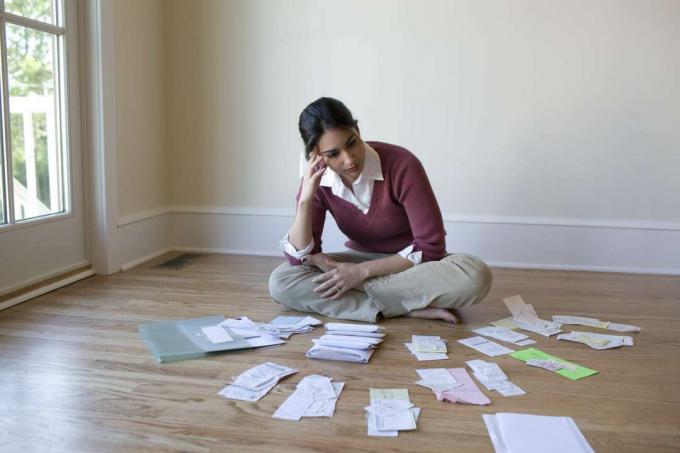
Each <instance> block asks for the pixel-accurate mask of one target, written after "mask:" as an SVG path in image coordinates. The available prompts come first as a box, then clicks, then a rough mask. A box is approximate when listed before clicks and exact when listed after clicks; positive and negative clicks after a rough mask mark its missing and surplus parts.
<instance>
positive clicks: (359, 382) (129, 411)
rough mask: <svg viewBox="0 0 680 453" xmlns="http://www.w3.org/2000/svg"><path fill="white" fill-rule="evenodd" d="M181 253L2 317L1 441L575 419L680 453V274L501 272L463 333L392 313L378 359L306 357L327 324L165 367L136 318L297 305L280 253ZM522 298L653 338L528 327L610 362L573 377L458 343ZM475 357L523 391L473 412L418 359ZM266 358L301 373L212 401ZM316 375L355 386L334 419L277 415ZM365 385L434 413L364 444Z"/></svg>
mask: <svg viewBox="0 0 680 453" xmlns="http://www.w3.org/2000/svg"><path fill="white" fill-rule="evenodd" d="M169 257H170V256H165V257H163V259H159V260H155V261H154V262H150V263H147V264H145V265H142V266H139V267H136V268H134V269H132V270H130V271H127V272H124V273H120V274H116V275H113V276H110V277H91V278H89V279H86V280H84V281H81V282H79V283H76V284H73V285H70V286H68V287H66V288H62V289H61V290H58V291H55V292H53V293H50V294H47V295H44V296H42V297H39V298H37V299H34V300H32V301H30V302H26V303H23V304H20V305H18V306H16V307H13V308H10V309H7V310H5V311H2V312H0V450H2V451H3V452H4V451H21V452H24V453H26V452H33V451H36V452H43V451H90V452H95V451H96V452H103V451H135V450H136V451H217V450H224V451H247V452H253V451H267V452H278V451H327V452H338V451H364V452H374V451H404V452H407V451H408V452H420V451H422V452H436V451H482V452H490V451H493V449H492V446H491V442H490V440H489V438H488V435H487V431H486V429H485V427H484V424H483V422H482V416H481V415H482V414H484V413H496V412H521V413H529V414H542V415H564V416H571V417H573V418H574V419H575V421H576V423H577V424H578V426H579V427H580V428H581V430H582V431H583V433H584V435H585V436H586V438H587V439H588V441H589V442H590V444H591V445H592V446H593V448H594V449H595V450H596V451H598V452H623V451H630V452H640V451H644V452H662V451H667V452H677V451H678V450H679V449H680V334H679V332H680V278H678V277H670V276H651V275H625V274H603V273H585V272H561V271H528V270H510V269H494V276H495V280H494V286H493V289H492V291H491V293H490V295H489V297H488V298H487V300H486V301H484V302H483V303H482V304H480V305H478V306H476V307H473V308H470V309H467V310H465V311H464V312H463V313H462V315H463V323H462V324H461V325H459V326H458V327H456V328H453V329H452V328H450V327H448V326H446V325H444V324H443V323H440V322H433V321H423V320H415V319H406V318H404V319H393V320H387V321H384V322H383V325H384V327H385V331H386V333H387V336H386V341H385V343H384V344H383V345H382V347H381V348H380V349H379V350H378V351H377V352H376V353H375V354H374V355H373V358H372V359H371V361H370V363H369V364H367V365H360V364H348V363H342V362H328V361H315V360H310V359H307V358H305V355H304V353H305V351H306V350H307V349H308V348H309V347H310V346H311V344H312V343H311V341H310V339H311V338H316V337H318V336H319V335H320V329H317V330H316V331H315V332H313V333H309V334H302V335H295V336H293V337H292V338H291V339H290V341H289V342H288V343H287V344H285V345H283V346H281V347H278V348H269V349H259V350H249V351H243V352H237V353H229V354H224V355H219V356H213V357H211V358H207V359H202V360H190V361H185V362H177V363H171V364H164V365H158V364H156V363H155V361H154V359H153V358H152V356H151V354H150V353H149V352H148V351H147V349H146V347H145V346H144V343H143V342H142V340H141V338H140V336H139V334H138V331H137V329H138V325H139V324H140V323H145V322H149V321H155V320H163V319H174V318H188V317H199V316H207V315H217V314H221V315H225V316H227V317H235V316H239V315H247V316H249V317H250V318H251V319H254V320H257V321H269V320H271V319H272V318H273V317H274V316H276V315H279V314H292V313H291V312H286V311H284V310H283V309H282V307H281V306H279V305H277V304H276V303H274V302H273V301H272V300H271V299H270V298H269V297H268V293H267V276H268V274H269V272H271V270H272V269H273V268H274V267H275V266H276V265H277V264H278V263H279V262H280V260H279V259H275V258H259V257H243V256H225V255H208V256H203V257H200V258H198V259H196V260H194V261H192V262H191V263H190V264H188V265H187V266H186V267H184V268H183V269H166V268H158V267H155V265H157V264H159V263H160V262H162V261H163V260H164V259H168V258H169ZM514 294H521V295H522V296H523V297H524V299H525V300H526V301H527V302H528V303H531V304H533V305H534V307H535V308H536V310H537V311H538V313H539V315H541V316H542V317H544V318H549V316H550V315H552V314H573V315H583V316H591V317H597V318H599V319H602V320H606V321H616V322H623V323H631V324H636V325H639V326H641V327H642V332H640V333H638V334H635V346H634V347H632V348H628V347H622V348H619V349H614V350H608V351H595V350H592V349H590V348H588V347H586V346H584V345H580V344H576V343H569V342H563V341H560V342H558V341H557V340H555V339H554V337H553V338H551V339H546V338H542V337H541V338H539V337H538V336H537V335H532V337H534V339H536V340H537V342H538V343H537V345H535V346H537V347H538V348H540V349H542V350H544V351H546V352H548V353H550V354H553V355H556V356H558V357H562V358H565V359H567V360H571V361H574V362H576V363H578V364H581V365H584V366H587V367H589V368H593V369H596V370H598V371H599V374H597V375H595V376H591V377H588V378H585V379H582V380H580V381H576V382H572V381H570V380H568V379H566V378H563V377H561V376H559V375H556V374H553V373H549V372H547V371H544V370H540V369H537V368H533V367H528V366H525V365H524V364H523V363H522V362H520V361H517V360H515V359H513V358H511V357H501V358H497V359H490V358H488V357H486V356H483V355H481V354H479V353H477V352H475V351H473V350H472V349H468V348H466V347H464V346H462V345H460V344H457V343H456V342H455V340H457V339H460V338H465V337H469V336H471V334H470V332H469V329H471V328H475V327H477V326H481V325H484V324H486V323H488V322H489V321H494V320H497V319H499V318H501V317H505V316H506V315H507V311H506V309H505V307H504V306H503V304H502V298H504V297H508V296H512V295H514ZM322 319H323V318H322ZM324 320H325V319H324ZM412 334H425V335H440V336H442V337H444V338H445V339H448V340H449V345H450V352H451V359H450V360H449V361H447V362H417V361H416V360H415V358H414V357H413V356H411V355H410V353H409V352H408V351H407V350H406V348H405V347H404V342H405V341H407V340H408V339H410V336H411V335H412ZM474 358H480V359H484V360H494V361H495V362H497V363H498V364H499V365H500V366H501V367H502V368H503V370H504V371H505V372H506V374H508V376H509V377H510V379H511V380H512V381H513V382H514V383H516V384H517V385H519V386H520V387H522V388H523V389H525V390H526V391H527V395H525V396H519V397H508V398H505V397H502V396H499V394H498V393H495V392H493V393H492V392H487V391H484V392H485V393H486V394H487V395H488V396H489V397H490V398H491V400H492V404H491V405H489V406H486V407H480V406H467V405H457V404H451V403H442V402H438V401H436V400H435V398H434V395H433V394H432V393H431V392H430V391H429V390H428V389H425V388H421V387H418V386H416V385H414V384H413V382H414V381H416V380H417V375H416V373H415V371H414V370H415V369H416V368H420V367H425V368H437V367H441V366H446V367H449V368H454V367H462V366H465V365H464V361H465V360H470V359H474ZM269 360H271V361H274V362H277V363H280V364H282V365H287V366H291V367H294V368H296V369H298V370H300V372H299V373H298V374H296V375H293V376H291V377H289V378H286V379H285V380H284V381H283V382H282V383H280V384H279V385H278V386H277V387H276V388H275V389H274V390H272V392H271V393H270V394H269V395H267V396H265V397H264V398H263V399H262V400H260V401H259V402H257V403H245V402H238V401H231V400H226V399H224V398H222V397H220V396H218V395H217V394H216V393H217V392H218V391H219V390H220V389H221V388H222V387H224V386H225V384H226V383H227V382H228V381H229V379H230V377H231V376H235V375H237V374H238V373H240V372H242V371H244V370H246V369H247V368H249V367H251V366H254V365H257V364H260V363H262V362H265V361H269ZM313 373H317V374H324V375H327V376H330V377H332V378H333V379H335V380H336V381H344V382H346V385H345V390H344V391H343V393H342V395H341V397H340V399H339V400H338V404H337V410H336V413H335V416H334V417H333V418H331V419H302V420H301V421H300V422H289V421H282V420H275V419H272V418H271V415H272V413H273V412H274V410H275V409H276V408H277V407H278V406H279V404H281V402H282V401H283V400H284V399H285V398H286V397H287V396H288V395H289V394H291V393H292V391H293V390H294V387H295V384H296V383H297V382H299V381H300V379H301V378H302V377H303V376H306V375H308V374H313ZM369 387H376V388H408V391H409V394H410V396H411V400H412V401H413V402H414V403H415V404H416V405H417V406H419V407H421V408H422V415H421V417H420V420H419V423H418V430H417V431H415V432H403V433H401V434H400V435H399V437H398V438H374V437H367V436H366V422H365V420H364V410H363V408H364V407H365V406H367V405H368V389H369Z"/></svg>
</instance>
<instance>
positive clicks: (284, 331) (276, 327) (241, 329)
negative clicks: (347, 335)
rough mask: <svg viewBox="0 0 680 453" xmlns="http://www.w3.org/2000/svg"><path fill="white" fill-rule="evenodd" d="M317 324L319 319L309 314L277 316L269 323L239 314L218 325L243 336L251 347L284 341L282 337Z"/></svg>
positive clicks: (287, 336) (307, 329) (309, 329)
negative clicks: (239, 315) (237, 316)
mask: <svg viewBox="0 0 680 453" xmlns="http://www.w3.org/2000/svg"><path fill="white" fill-rule="evenodd" d="M281 319H283V322H281ZM277 320H278V321H277ZM318 324H321V321H319V320H318V319H315V318H312V317H311V316H306V317H304V318H303V317H288V316H286V317H284V316H279V317H278V318H275V319H274V321H272V322H271V323H269V324H266V323H262V322H254V321H252V320H250V319H249V318H248V317H247V316H241V317H240V318H235V319H225V320H224V321H222V322H221V323H220V324H219V325H220V326H221V327H228V328H229V329H231V331H232V332H234V333H235V334H237V335H240V336H241V337H243V338H245V339H246V341H247V342H248V343H249V344H250V345H251V346H252V347H258V346H270V345H275V344H282V343H285V341H284V340H282V338H289V337H290V336H291V335H293V334H295V333H304V332H309V331H311V330H312V329H313V326H315V325H318Z"/></svg>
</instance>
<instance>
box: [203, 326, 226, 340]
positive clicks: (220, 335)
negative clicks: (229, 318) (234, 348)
mask: <svg viewBox="0 0 680 453" xmlns="http://www.w3.org/2000/svg"><path fill="white" fill-rule="evenodd" d="M201 332H203V334H204V335H205V336H206V337H208V340H210V342H211V343H213V344H217V343H226V342H228V341H234V339H233V338H232V337H231V335H229V332H227V331H226V330H224V329H223V328H222V327H220V326H209V327H201Z"/></svg>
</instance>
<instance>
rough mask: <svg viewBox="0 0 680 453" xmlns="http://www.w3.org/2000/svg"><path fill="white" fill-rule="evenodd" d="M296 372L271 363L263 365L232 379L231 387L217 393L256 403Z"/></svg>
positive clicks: (233, 398)
mask: <svg viewBox="0 0 680 453" xmlns="http://www.w3.org/2000/svg"><path fill="white" fill-rule="evenodd" d="M294 373H297V370H295V369H293V368H288V367H285V366H283V365H277V364H276V363H273V362H267V363H263V364H261V365H258V366H256V367H253V368H250V369H249V370H247V371H244V372H243V373H241V374H239V375H238V376H237V377H235V378H233V382H232V383H231V385H229V386H227V387H225V388H223V389H222V390H220V391H219V392H218V395H222V396H224V397H225V398H229V399H232V400H240V401H258V400H259V399H260V398H262V397H263V396H265V395H266V394H267V393H269V391H270V390H271V389H272V388H274V386H275V385H276V384H277V383H278V382H279V381H280V380H281V379H283V378H284V377H286V376H289V375H291V374H294Z"/></svg>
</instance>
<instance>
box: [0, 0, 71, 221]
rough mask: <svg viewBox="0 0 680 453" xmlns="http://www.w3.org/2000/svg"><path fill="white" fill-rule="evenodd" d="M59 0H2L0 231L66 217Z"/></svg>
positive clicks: (60, 4) (61, 23)
mask: <svg viewBox="0 0 680 453" xmlns="http://www.w3.org/2000/svg"><path fill="white" fill-rule="evenodd" d="M62 6H63V5H62V1H61V0H0V50H1V51H2V55H1V58H0V64H1V66H2V67H1V70H0V80H2V84H1V85H0V99H1V100H2V103H1V107H2V108H1V109H0V114H1V118H2V121H0V127H1V128H2V137H3V139H2V159H0V163H1V168H0V170H1V171H2V184H0V228H2V226H3V225H4V226H7V225H11V224H14V223H19V222H25V221H29V220H33V219H37V218H41V217H44V216H50V215H54V214H58V213H63V212H66V211H67V209H68V203H67V201H68V199H69V197H68V184H67V181H68V178H67V174H68V166H67V165H66V163H67V162H68V159H67V151H68V149H67V146H66V145H65V143H66V142H65V140H64V137H65V135H66V134H65V133H64V132H63V126H64V124H65V121H64V118H65V114H64V112H65V99H64V94H65V89H64V81H65V74H64V67H65V64H64V62H65V58H64V39H65V29H64V24H63V16H62V11H63V8H62Z"/></svg>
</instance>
